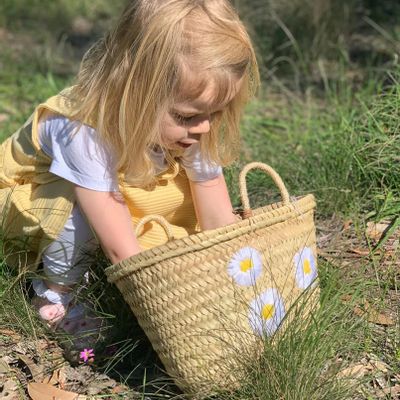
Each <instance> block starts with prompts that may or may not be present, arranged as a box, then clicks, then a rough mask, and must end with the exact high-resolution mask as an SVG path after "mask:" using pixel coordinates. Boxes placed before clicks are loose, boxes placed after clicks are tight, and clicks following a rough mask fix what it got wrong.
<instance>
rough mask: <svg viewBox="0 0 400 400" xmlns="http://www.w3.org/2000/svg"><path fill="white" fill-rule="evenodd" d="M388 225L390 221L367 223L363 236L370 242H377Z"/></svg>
mask: <svg viewBox="0 0 400 400" xmlns="http://www.w3.org/2000/svg"><path fill="white" fill-rule="evenodd" d="M389 225H390V221H381V222H378V223H376V222H368V223H367V228H366V229H365V234H366V235H367V237H368V238H369V239H371V240H374V241H378V240H379V239H380V238H381V237H382V235H383V233H384V232H385V231H386V229H388V227H389Z"/></svg>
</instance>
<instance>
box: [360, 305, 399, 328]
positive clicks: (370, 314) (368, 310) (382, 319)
mask: <svg viewBox="0 0 400 400" xmlns="http://www.w3.org/2000/svg"><path fill="white" fill-rule="evenodd" d="M354 313H355V314H356V315H358V316H359V317H362V316H364V315H365V314H367V321H368V322H372V323H374V324H377V325H384V326H393V325H394V324H395V322H394V321H393V320H392V319H391V318H390V317H389V316H388V315H386V314H384V313H380V312H379V311H377V310H376V309H375V308H373V307H372V306H371V305H370V304H369V303H368V301H365V302H364V307H363V308H361V307H359V306H356V307H354Z"/></svg>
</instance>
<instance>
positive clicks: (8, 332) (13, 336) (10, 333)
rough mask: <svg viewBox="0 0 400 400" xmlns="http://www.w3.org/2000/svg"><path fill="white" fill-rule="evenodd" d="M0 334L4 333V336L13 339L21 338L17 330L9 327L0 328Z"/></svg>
mask: <svg viewBox="0 0 400 400" xmlns="http://www.w3.org/2000/svg"><path fill="white" fill-rule="evenodd" d="M0 335H4V336H9V337H10V338H11V339H14V340H20V339H21V335H20V334H19V333H17V332H14V331H13V330H11V329H6V328H4V329H0Z"/></svg>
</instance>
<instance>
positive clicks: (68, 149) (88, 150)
mask: <svg viewBox="0 0 400 400" xmlns="http://www.w3.org/2000/svg"><path fill="white" fill-rule="evenodd" d="M38 129H39V143H40V146H41V148H42V150H43V151H44V152H45V153H46V154H47V155H48V156H49V157H50V158H51V159H52V162H51V165H50V172H52V173H53V174H55V175H57V176H60V177H61V178H64V179H66V180H68V181H70V182H73V183H75V184H77V185H79V186H82V187H84V188H87V189H92V190H98V191H102V192H115V191H118V190H119V189H118V178H117V171H116V164H117V163H116V159H115V157H114V156H113V154H112V153H111V151H109V149H106V148H105V146H104V145H102V144H101V143H100V142H99V140H98V138H97V134H96V130H95V129H93V128H92V127H90V126H88V125H85V124H81V123H79V122H77V121H71V120H69V119H68V118H66V117H63V116H61V115H50V116H48V117H47V118H44V119H43V120H41V121H39V126H38ZM188 151H190V157H187V159H189V160H190V161H189V163H188V162H187V161H185V162H183V165H184V167H185V170H186V174H187V175H188V178H189V179H190V180H192V181H206V180H209V179H213V178H216V177H217V176H219V175H220V174H221V173H222V169H221V167H220V166H219V165H216V164H213V163H210V162H207V161H206V160H204V159H203V158H202V157H201V154H200V150H199V146H197V145H192V146H191V147H190V148H189V149H188ZM188 154H189V153H188ZM151 156H152V158H153V161H154V163H155V165H156V170H157V173H160V172H162V171H165V170H166V169H167V162H166V160H165V157H164V154H163V152H162V150H160V151H153V152H152V154H151Z"/></svg>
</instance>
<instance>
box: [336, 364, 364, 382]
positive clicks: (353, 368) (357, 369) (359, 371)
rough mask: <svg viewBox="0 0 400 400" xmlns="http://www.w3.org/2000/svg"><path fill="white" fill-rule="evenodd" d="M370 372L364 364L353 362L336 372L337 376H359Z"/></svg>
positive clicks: (354, 377) (355, 377)
mask: <svg viewBox="0 0 400 400" xmlns="http://www.w3.org/2000/svg"><path fill="white" fill-rule="evenodd" d="M369 372H370V369H369V368H368V367H367V366H365V365H364V364H361V363H360V364H355V365H350V366H349V367H347V368H345V369H342V370H341V371H339V372H338V374H337V376H338V377H339V378H353V379H357V378H361V377H362V376H364V375H366V374H367V373H369Z"/></svg>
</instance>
